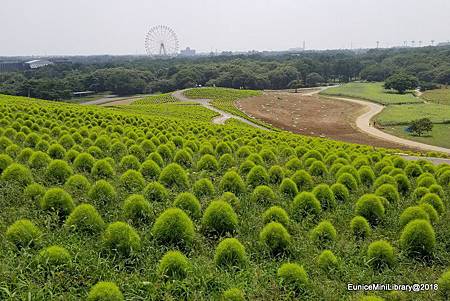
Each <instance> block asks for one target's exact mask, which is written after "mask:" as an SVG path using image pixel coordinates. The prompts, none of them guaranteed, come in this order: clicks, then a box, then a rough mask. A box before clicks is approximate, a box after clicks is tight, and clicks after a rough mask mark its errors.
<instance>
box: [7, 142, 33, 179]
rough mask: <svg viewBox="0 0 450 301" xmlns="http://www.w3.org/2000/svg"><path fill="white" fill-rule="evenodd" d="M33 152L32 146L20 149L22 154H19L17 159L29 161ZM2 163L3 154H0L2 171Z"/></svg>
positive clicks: (24, 161) (21, 161)
mask: <svg viewBox="0 0 450 301" xmlns="http://www.w3.org/2000/svg"><path fill="white" fill-rule="evenodd" d="M32 154H33V150H32V149H31V148H28V147H27V148H24V149H22V150H21V151H20V154H19V155H18V156H17V158H16V159H17V161H18V162H20V163H27V162H28V160H30V157H31V155H32ZM7 156H8V155H7ZM1 165H2V162H1V155H0V173H1V171H2V168H1Z"/></svg>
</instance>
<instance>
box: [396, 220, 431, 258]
mask: <svg viewBox="0 0 450 301" xmlns="http://www.w3.org/2000/svg"><path fill="white" fill-rule="evenodd" d="M435 244H436V236H435V233H434V230H433V227H432V226H431V225H430V223H429V222H428V221H426V220H423V219H416V220H413V221H411V222H409V223H408V224H407V225H406V226H405V228H403V231H402V233H401V236H400V246H401V247H402V249H403V250H404V251H405V252H406V253H407V254H408V255H410V256H412V257H422V256H428V255H431V254H432V252H433V249H434V246H435Z"/></svg>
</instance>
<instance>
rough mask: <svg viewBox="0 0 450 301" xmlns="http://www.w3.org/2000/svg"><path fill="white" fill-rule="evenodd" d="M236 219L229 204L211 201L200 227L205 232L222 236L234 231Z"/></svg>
mask: <svg viewBox="0 0 450 301" xmlns="http://www.w3.org/2000/svg"><path fill="white" fill-rule="evenodd" d="M237 224H238V217H237V215H236V213H235V212H234V210H233V208H232V207H231V206H230V204H228V203H226V202H224V201H213V202H211V204H209V206H208V208H206V210H205V213H204V214H203V218H202V226H203V228H204V230H205V231H206V232H210V233H213V234H218V235H222V234H225V233H232V232H234V231H235V230H236V228H237Z"/></svg>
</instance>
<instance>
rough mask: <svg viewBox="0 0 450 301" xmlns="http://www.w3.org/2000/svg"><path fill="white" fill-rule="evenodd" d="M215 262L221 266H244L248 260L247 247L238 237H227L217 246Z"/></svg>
mask: <svg viewBox="0 0 450 301" xmlns="http://www.w3.org/2000/svg"><path fill="white" fill-rule="evenodd" d="M214 262H215V264H216V265H217V266H219V267H243V266H244V265H245V264H246V262H247V255H246V253H245V248H244V246H243V245H242V244H241V243H240V242H239V240H237V239H236V238H225V239H224V240H222V241H221V242H220V243H219V245H218V246H217V248H216V252H215V255H214Z"/></svg>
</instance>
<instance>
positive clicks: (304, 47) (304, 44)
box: [303, 40, 306, 51]
mask: <svg viewBox="0 0 450 301" xmlns="http://www.w3.org/2000/svg"><path fill="white" fill-rule="evenodd" d="M305 50H306V41H305V40H303V51H305Z"/></svg>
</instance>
